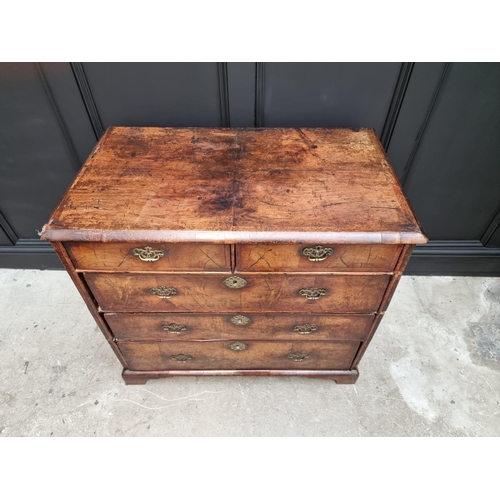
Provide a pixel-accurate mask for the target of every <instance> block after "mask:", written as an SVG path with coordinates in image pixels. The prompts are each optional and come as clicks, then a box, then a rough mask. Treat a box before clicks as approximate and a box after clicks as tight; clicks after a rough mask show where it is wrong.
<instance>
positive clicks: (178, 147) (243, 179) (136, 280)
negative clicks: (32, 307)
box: [41, 127, 427, 384]
mask: <svg viewBox="0 0 500 500" xmlns="http://www.w3.org/2000/svg"><path fill="white" fill-rule="evenodd" d="M41 237H42V239H44V240H49V241H51V243H52V245H53V247H54V249H55V250H56V252H57V254H58V255H59V257H60V259H61V261H62V262H63V264H64V266H65V268H66V270H67V271H68V273H69V275H70V276H71V278H72V280H73V282H74V283H75V285H76V286H77V288H78V290H79V291H80V293H81V295H82V297H83V299H84V301H85V302H86V304H87V306H88V308H89V310H90V312H91V313H92V315H93V317H94V319H95V320H96V322H97V324H98V325H99V327H100V329H101V330H102V332H103V334H104V336H105V338H106V340H107V341H108V342H109V344H110V346H111V348H112V349H113V350H114V352H115V354H116V355H117V357H118V359H119V360H120V362H121V363H122V365H123V367H124V370H123V378H124V380H125V382H126V383H134V384H142V383H145V382H146V381H147V380H148V379H150V378H159V377H168V376H174V375H303V376H315V377H329V378H332V379H334V380H335V381H336V382H337V383H354V382H355V381H356V379H357V377H358V368H357V367H358V364H359V362H360V360H361V358H362V356H363V353H364V352H365V350H366V348H367V346H368V344H369V342H370V340H371V338H372V336H373V334H374V332H375V330H376V328H377V326H378V324H379V322H380V321H381V319H382V318H383V314H384V312H385V310H386V308H387V306H388V304H389V301H390V299H391V297H392V294H393V293H394V290H395V288H396V285H397V283H398V280H399V279H400V277H401V274H402V272H403V270H404V268H405V265H406V263H407V261H408V259H409V257H410V255H411V251H412V249H413V246H414V245H415V244H418V243H425V242H426V241H427V239H426V237H425V236H424V235H423V233H422V231H421V229H420V226H419V224H418V222H417V220H416V219H415V216H414V215H413V213H412V211H411V208H410V206H409V205H408V202H407V200H406V198H405V196H404V194H403V192H402V190H401V187H400V185H399V183H398V181H397V178H396V176H395V174H394V172H393V170H392V167H391V166H390V164H389V162H388V160H387V158H386V156H385V154H384V151H383V149H382V147H381V145H380V142H379V141H378V138H377V136H376V134H375V132H374V131H373V130H370V129H366V130H365V129H363V130H359V131H353V130H347V129H204V128H184V129H183V128H137V127H130V128H129V127H115V128H110V129H108V130H107V131H106V133H105V134H104V136H103V137H102V139H101V140H100V141H99V143H98V144H97V146H96V147H95V148H94V150H93V152H92V153H91V155H90V157H89V158H88V159H87V161H86V162H85V164H84V166H83V167H82V169H81V171H80V172H79V174H78V175H77V177H76V179H75V180H74V182H73V184H72V185H71V187H70V188H69V190H68V191H67V193H66V194H65V196H64V197H63V199H62V200H61V202H60V203H59V205H58V207H57V208H56V209H55V211H54V213H53V215H52V217H51V219H50V221H49V222H48V224H46V225H45V226H44V228H43V231H42V236H41Z"/></svg>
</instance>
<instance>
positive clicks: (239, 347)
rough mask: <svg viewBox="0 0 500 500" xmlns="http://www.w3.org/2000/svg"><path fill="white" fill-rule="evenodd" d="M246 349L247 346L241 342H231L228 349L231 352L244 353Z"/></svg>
mask: <svg viewBox="0 0 500 500" xmlns="http://www.w3.org/2000/svg"><path fill="white" fill-rule="evenodd" d="M246 348H247V345H246V344H244V343H243V342H233V343H232V344H229V349H231V350H232V351H244V350H245V349H246Z"/></svg>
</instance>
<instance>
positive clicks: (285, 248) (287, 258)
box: [236, 244, 402, 272]
mask: <svg viewBox="0 0 500 500" xmlns="http://www.w3.org/2000/svg"><path fill="white" fill-rule="evenodd" d="M401 250H402V246H401V245H286V244H272V245H271V244H270V245H265V244H251V245H237V247H236V270H237V271H241V272H265V271H275V272H287V271H304V272H391V271H393V270H394V268H395V266H396V262H397V260H398V257H399V255H400V253H401Z"/></svg>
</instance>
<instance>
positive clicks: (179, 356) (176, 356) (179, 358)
mask: <svg viewBox="0 0 500 500" xmlns="http://www.w3.org/2000/svg"><path fill="white" fill-rule="evenodd" d="M170 359H173V360H174V361H178V362H179V363H185V362H186V361H190V360H192V359H193V356H190V355H189V354H172V356H170Z"/></svg>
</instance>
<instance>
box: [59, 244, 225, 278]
mask: <svg viewBox="0 0 500 500" xmlns="http://www.w3.org/2000/svg"><path fill="white" fill-rule="evenodd" d="M65 246H66V248H67V249H68V253H69V254H70V256H71V259H72V260H73V262H74V264H75V267H76V268H77V269H78V270H82V271H83V270H85V271H101V270H103V271H120V272H131V271H133V272H155V271H171V272H179V271H206V272H210V271H230V270H231V258H230V248H229V245H210V244H206V243H205V244H203V243H169V244H167V243H163V244H155V243H151V245H147V244H143V243H133V242H130V243H82V242H69V243H66V244H65ZM147 246H149V248H151V249H152V250H159V251H162V252H163V254H164V255H163V257H160V258H159V259H158V260H156V261H152V262H148V261H143V260H141V259H140V257H139V256H137V255H134V250H135V249H137V248H138V249H144V248H146V247H147Z"/></svg>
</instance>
